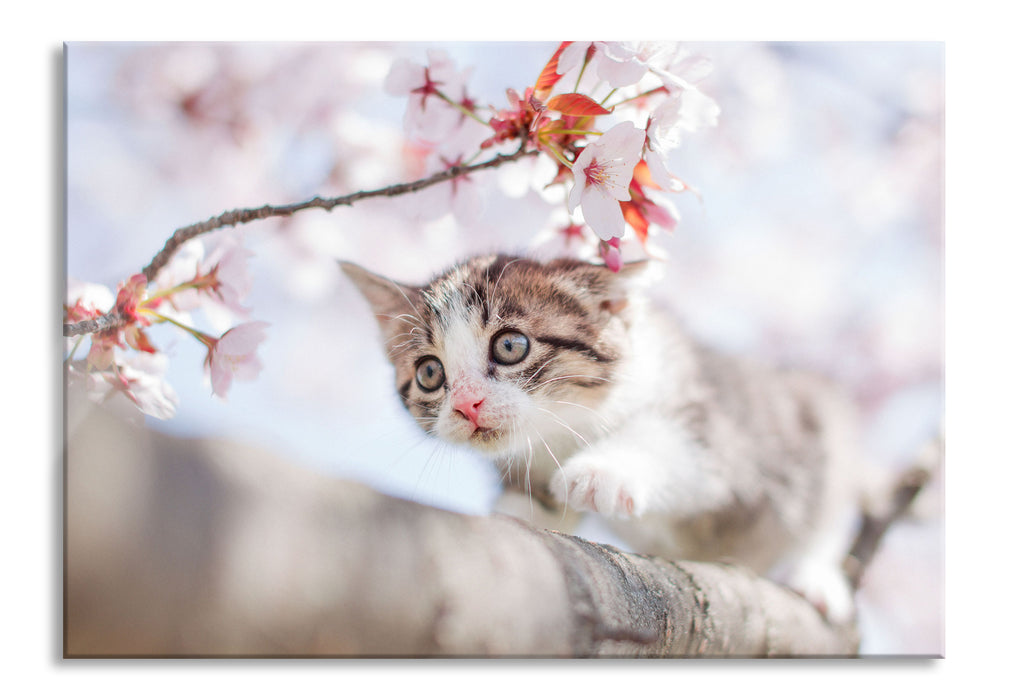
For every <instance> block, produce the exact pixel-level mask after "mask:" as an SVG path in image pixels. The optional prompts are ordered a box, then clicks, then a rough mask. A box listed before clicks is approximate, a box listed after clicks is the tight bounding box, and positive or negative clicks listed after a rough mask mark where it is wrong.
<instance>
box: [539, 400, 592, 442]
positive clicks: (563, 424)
mask: <svg viewBox="0 0 1009 700" xmlns="http://www.w3.org/2000/svg"><path fill="white" fill-rule="evenodd" d="M536 409H537V410H539V411H543V412H544V413H546V414H547V415H549V416H550V417H551V418H552V419H553V421H554V422H555V423H556V424H557V425H559V426H561V427H562V428H564V429H566V430H568V431H570V433H571V434H572V435H574V436H575V437H576V438H578V439H579V440H581V441H582V442H583V443H585V446H586V447H589V441H588V440H586V439H585V437H584V436H583V435H582V434H581V433H579V432H578V431H577V430H575V429H574V428H572V427H571V426H570V425H568V424H567V423H566V422H565V421H564V420H562V419H561V417H560V416H558V415H557V414H556V413H554V412H553V411H550V410H548V409H546V408H543V407H542V406H537V407H536Z"/></svg>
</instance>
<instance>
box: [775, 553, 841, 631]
mask: <svg viewBox="0 0 1009 700" xmlns="http://www.w3.org/2000/svg"><path fill="white" fill-rule="evenodd" d="M785 584H786V585H787V586H788V587H789V588H791V589H793V590H794V591H796V592H797V593H799V594H800V595H802V597H803V598H805V599H806V600H808V601H809V602H810V603H812V604H813V605H814V606H815V607H816V609H817V610H819V611H820V612H821V613H822V614H823V615H824V617H826V618H827V620H829V621H830V622H832V623H834V624H847V623H849V622H851V621H852V620H853V619H854V618H855V597H854V593H853V591H852V590H851V585H850V584H849V583H848V579H847V577H845V575H844V573H843V572H842V571H841V569H840V567H838V566H834V565H831V564H824V563H821V562H809V563H806V564H802V565H800V566H799V567H798V568H797V569H796V570H795V571H794V572H793V573H792V575H791V576H789V577H788V579H787V580H786V581H785Z"/></svg>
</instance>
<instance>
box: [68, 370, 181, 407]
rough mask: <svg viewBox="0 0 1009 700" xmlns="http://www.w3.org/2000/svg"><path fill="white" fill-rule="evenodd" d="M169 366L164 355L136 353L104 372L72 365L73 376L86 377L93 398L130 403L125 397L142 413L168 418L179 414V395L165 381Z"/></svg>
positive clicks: (75, 379) (71, 374) (87, 387)
mask: <svg viewBox="0 0 1009 700" xmlns="http://www.w3.org/2000/svg"><path fill="white" fill-rule="evenodd" d="M166 366H167V358H166V357H165V356H164V355H160V354H159V355H134V356H131V357H130V358H129V359H128V360H122V361H121V362H120V363H119V364H113V365H111V366H109V368H108V369H107V370H106V371H101V372H95V371H89V372H86V373H81V372H79V371H77V370H76V369H75V368H74V367H73V366H71V368H70V377H69V379H70V381H72V382H80V381H84V382H85V387H86V391H87V394H88V397H89V398H90V399H91V400H92V401H96V402H107V401H111V402H113V404H115V402H119V403H120V404H121V405H129V404H125V403H124V402H123V401H122V399H125V400H126V401H129V402H130V404H132V405H133V406H135V407H136V408H138V409H140V411H141V412H142V413H146V414H147V415H149V416H153V417H154V418H159V419H162V420H167V419H169V418H172V417H173V416H174V415H175V409H176V407H177V406H178V404H179V397H178V395H177V394H176V393H175V390H174V389H172V387H171V386H170V385H169V384H168V383H167V382H166V381H165V378H164V374H165V369H166ZM113 407H114V406H113Z"/></svg>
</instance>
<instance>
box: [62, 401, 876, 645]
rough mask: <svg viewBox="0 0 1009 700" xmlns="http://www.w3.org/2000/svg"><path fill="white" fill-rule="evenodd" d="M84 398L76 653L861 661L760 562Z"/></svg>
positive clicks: (78, 438)
mask: <svg viewBox="0 0 1009 700" xmlns="http://www.w3.org/2000/svg"><path fill="white" fill-rule="evenodd" d="M68 399H69V407H68V426H69V427H68V446H67V447H68V449H67V461H66V480H67V493H66V538H65V546H66V550H65V566H64V571H65V577H66V579H65V587H64V594H65V607H64V614H65V620H64V630H65V633H64V653H65V654H66V655H67V656H73V657H83V656H195V655H212V656H236V655H243V656H244V655H269V656H292V655H293V656H523V657H525V656H606V657H609V656H821V655H827V656H840V655H851V654H854V653H856V650H857V638H856V635H855V632H854V630H853V629H851V628H837V627H832V626H831V625H829V624H828V623H827V622H825V620H824V619H823V617H822V616H821V615H820V614H819V613H818V612H817V611H816V610H815V608H813V606H811V605H810V604H809V603H807V602H806V601H805V600H804V599H802V598H801V597H799V596H798V595H796V594H795V593H793V592H791V591H788V590H786V589H784V588H782V587H779V586H777V585H775V584H773V583H771V582H769V581H767V580H764V579H760V578H758V577H756V576H755V575H753V574H752V573H750V572H749V571H748V570H746V569H744V568H740V567H735V566H730V565H722V564H705V563H694V562H665V561H662V560H659V559H656V558H652V557H644V556H639V555H635V554H628V553H625V552H621V551H619V550H617V549H615V548H613V547H609V546H604V545H598V544H594V543H591V542H587V541H585V540H583V539H580V538H578V537H572V536H567V535H562V534H559V533H556V532H551V531H546V530H538V529H534V528H533V527H531V526H529V525H527V524H525V523H523V522H520V521H518V520H515V519H512V518H508V517H505V516H492V517H476V516H469V515H463V514H459V513H450V512H446V511H442V510H438V509H436V508H432V507H428V506H424V505H421V504H418V503H413V502H410V501H405V500H401V499H397V498H392V497H389V496H384V495H381V494H378V493H376V492H374V491H372V490H371V489H368V488H366V487H364V486H361V485H358V484H353V483H347V482H342V481H338V480H335V479H332V478H329V477H326V476H324V475H320V474H316V473H310V472H306V471H303V470H300V469H297V468H294V467H291V466H288V465H285V464H284V462H283V461H282V460H278V459H277V458H275V457H272V456H270V455H266V454H264V452H263V451H262V450H260V449H254V448H252V447H243V446H240V445H233V444H225V443H221V442H215V441H193V440H183V439H179V438H175V437H171V436H165V435H161V434H159V433H156V432H154V431H150V430H148V429H145V428H142V427H129V426H126V425H125V424H123V423H120V422H119V421H117V420H113V419H110V418H109V417H108V416H105V415H103V414H101V413H100V412H99V411H98V410H97V409H95V408H94V407H93V406H92V405H90V404H88V403H87V402H86V400H84V399H83V398H81V399H80V400H78V397H76V396H69V397H68ZM88 412H90V415H87V413H88Z"/></svg>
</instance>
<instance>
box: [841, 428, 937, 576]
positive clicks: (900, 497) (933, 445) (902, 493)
mask: <svg viewBox="0 0 1009 700" xmlns="http://www.w3.org/2000/svg"><path fill="white" fill-rule="evenodd" d="M943 447H944V439H943V437H942V436H941V435H940V436H938V437H936V438H935V439H933V440H930V441H929V443H928V444H927V445H926V446H925V447H924V448H923V449H922V450H921V452H920V453H919V455H918V457H917V459H916V460H915V462H914V463H913V464H912V465H911V466H910V467H909V468H908V469H906V470H905V471H903V472H901V473H900V474H899V475H898V476H897V479H896V480H895V482H894V483H893V486H892V488H891V491H890V495H889V499H888V501H887V503H886V506H885V508H884V509H883V510H882V511H881V512H870V510H869V509H866V510H864V511H863V513H862V523H861V526H860V527H859V531H858V535H857V537H856V538H855V542H854V544H852V545H851V549H850V550H849V551H848V556H847V557H846V558H845V561H844V571H845V574H847V576H848V580H849V581H850V582H851V585H852V588H854V589H857V588H858V587H859V585H860V584H861V583H862V577H863V576H864V575H865V571H866V569H867V568H868V567H869V564H870V562H872V560H873V558H874V557H875V556H876V552H877V550H878V549H879V545H880V542H881V541H882V539H883V535H885V534H886V532H887V530H889V529H890V526H892V525H893V524H894V522H896V521H897V520H898V519H900V518H901V517H903V516H904V514H905V513H906V512H907V510H908V508H909V507H910V506H911V502H912V501H914V499H915V497H916V496H917V495H918V493H919V492H920V491H921V490H922V489H923V488H924V487H925V485H926V484H927V483H928V482H929V481H930V480H931V479H932V478H933V477H934V476H935V475H936V473H937V472H938V471H939V469H940V468H941V464H942V459H943Z"/></svg>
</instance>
